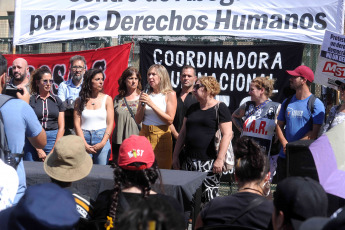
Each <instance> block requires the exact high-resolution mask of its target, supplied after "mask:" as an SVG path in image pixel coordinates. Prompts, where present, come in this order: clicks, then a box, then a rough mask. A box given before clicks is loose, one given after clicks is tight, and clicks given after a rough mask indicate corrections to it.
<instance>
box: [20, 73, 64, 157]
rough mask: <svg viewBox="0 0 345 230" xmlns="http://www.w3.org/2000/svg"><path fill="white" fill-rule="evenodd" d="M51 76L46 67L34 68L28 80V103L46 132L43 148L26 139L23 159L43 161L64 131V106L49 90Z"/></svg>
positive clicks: (51, 82)
mask: <svg viewBox="0 0 345 230" xmlns="http://www.w3.org/2000/svg"><path fill="white" fill-rule="evenodd" d="M53 83H54V81H53V77H52V74H51V72H50V70H49V69H48V67H46V66H43V67H41V68H38V69H36V70H35V71H34V72H33V73H32V75H31V80H30V92H31V94H32V96H31V97H30V102H29V103H30V105H31V107H32V108H33V110H34V111H35V113H36V115H37V118H38V120H39V121H40V123H41V125H42V127H43V128H44V129H45V131H46V134H47V145H46V146H45V147H44V148H43V149H35V148H34V147H33V146H32V145H31V144H30V142H29V141H28V140H26V141H25V146H24V154H25V155H24V160H27V161H44V160H45V158H46V156H47V155H48V154H49V153H51V152H52V151H53V150H54V146H55V143H56V141H58V140H59V139H60V138H61V137H62V136H63V134H64V132H65V106H64V104H63V103H62V101H61V99H60V98H59V97H57V96H55V95H53V93H52V92H51V90H52V85H53Z"/></svg>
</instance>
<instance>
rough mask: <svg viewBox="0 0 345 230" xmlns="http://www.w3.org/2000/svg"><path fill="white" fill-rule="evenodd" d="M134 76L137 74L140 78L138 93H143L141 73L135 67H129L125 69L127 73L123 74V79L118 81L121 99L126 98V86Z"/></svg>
mask: <svg viewBox="0 0 345 230" xmlns="http://www.w3.org/2000/svg"><path fill="white" fill-rule="evenodd" d="M133 74H135V75H136V76H137V78H138V87H137V93H140V91H141V88H142V87H141V75H140V73H139V71H138V70H137V69H136V68H134V67H132V66H131V67H128V68H127V69H125V71H123V72H122V74H121V77H120V78H119V80H118V83H119V89H118V92H119V97H120V98H122V97H125V95H126V94H127V86H126V79H127V78H128V77H130V76H132V75H133Z"/></svg>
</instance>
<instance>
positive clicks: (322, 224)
mask: <svg viewBox="0 0 345 230" xmlns="http://www.w3.org/2000/svg"><path fill="white" fill-rule="evenodd" d="M299 229H300V230H302V229H303V230H344V229H345V209H344V207H343V208H340V209H338V210H337V211H336V212H335V213H334V214H333V215H332V216H331V217H330V218H325V217H313V218H310V219H308V220H306V221H304V222H303V223H302V224H301V227H300V228H299Z"/></svg>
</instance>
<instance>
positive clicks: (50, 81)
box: [42, 80, 54, 85]
mask: <svg viewBox="0 0 345 230" xmlns="http://www.w3.org/2000/svg"><path fill="white" fill-rule="evenodd" d="M42 82H43V85H47V84H48V82H49V84H51V85H52V84H53V83H54V81H53V80H42Z"/></svg>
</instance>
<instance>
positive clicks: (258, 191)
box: [239, 187, 264, 196]
mask: <svg viewBox="0 0 345 230" xmlns="http://www.w3.org/2000/svg"><path fill="white" fill-rule="evenodd" d="M242 190H252V191H255V192H257V193H259V194H260V195H261V196H263V195H264V194H263V193H262V192H261V191H260V190H258V189H254V188H247V187H246V188H241V189H239V191H242Z"/></svg>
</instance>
